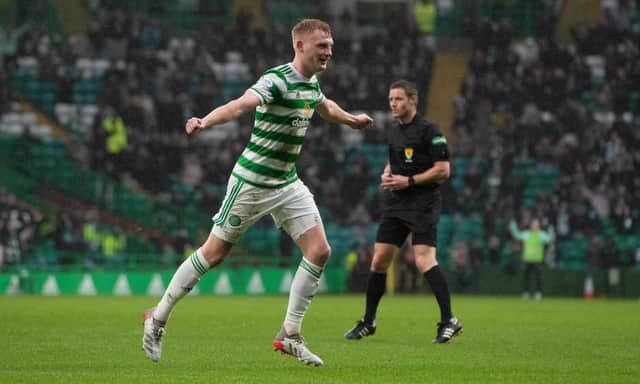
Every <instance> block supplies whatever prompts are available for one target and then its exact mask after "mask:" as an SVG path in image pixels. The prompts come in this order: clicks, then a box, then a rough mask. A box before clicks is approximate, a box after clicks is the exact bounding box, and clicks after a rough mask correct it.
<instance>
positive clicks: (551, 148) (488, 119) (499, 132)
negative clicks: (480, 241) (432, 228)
mask: <svg viewBox="0 0 640 384" xmlns="http://www.w3.org/2000/svg"><path fill="white" fill-rule="evenodd" d="M625 3H626V2H625ZM629 6H630V7H631V8H632V9H631V10H629V9H624V12H622V10H621V11H620V12H610V11H611V10H606V9H605V10H603V14H602V16H601V17H599V18H598V19H597V21H596V22H595V23H590V24H586V25H577V26H575V27H574V28H572V30H571V35H572V36H571V37H572V40H573V42H572V43H568V44H563V43H561V42H560V41H559V39H558V38H557V34H556V31H555V28H554V26H555V25H556V21H557V20H556V19H555V17H553V14H552V13H549V14H546V13H545V14H544V15H543V16H544V18H542V19H541V20H540V21H539V24H538V27H537V34H536V35H535V36H532V37H528V38H526V39H523V40H516V39H515V35H514V28H513V27H512V26H511V24H510V22H509V21H508V20H507V19H502V20H500V21H497V22H492V21H490V20H488V19H479V20H477V22H475V23H473V24H471V25H470V29H471V36H472V38H473V50H472V55H471V60H470V63H469V69H468V72H467V76H466V79H465V81H464V83H463V85H462V88H461V90H460V94H459V95H458V96H457V97H456V98H455V100H454V104H455V107H456V118H455V122H454V125H453V127H452V132H451V137H452V142H453V146H452V148H451V150H452V152H453V153H454V154H455V155H456V156H460V157H465V158H467V159H468V160H469V168H468V169H467V172H466V175H465V177H464V187H463V188H462V191H461V193H459V194H458V195H457V198H456V199H452V200H453V201H451V203H452V204H451V205H450V206H451V207H452V211H453V212H457V213H459V214H465V215H477V216H478V217H479V218H480V220H481V221H482V223H483V224H484V225H483V227H484V233H483V237H484V239H486V241H487V242H488V253H486V254H484V255H483V253H482V252H478V250H477V248H478V247H477V244H476V245H475V246H474V244H473V243H471V244H464V243H460V244H455V245H454V252H453V254H452V257H453V258H454V259H455V260H456V263H457V264H459V265H460V266H461V268H464V267H467V266H474V265H475V266H477V265H478V264H480V263H482V262H483V261H492V260H499V259H500V258H499V257H497V256H491V254H492V253H495V252H492V249H494V248H496V247H497V244H499V243H500V241H501V240H504V239H508V238H509V235H508V232H507V228H506V224H507V223H508V222H509V221H510V220H516V221H518V222H520V223H522V225H524V226H526V225H527V223H528V222H529V221H530V220H531V219H532V218H533V217H537V218H539V219H540V220H541V221H542V223H543V226H544V227H554V228H555V229H556V232H557V236H558V241H563V240H568V239H572V238H576V237H580V238H583V239H585V240H584V241H585V242H588V247H587V250H588V252H587V253H588V257H589V260H587V262H588V264H589V265H591V266H602V267H610V266H622V265H630V264H633V263H635V262H636V261H637V259H638V258H639V257H640V254H639V250H638V247H639V246H640V245H635V246H634V247H626V248H625V247H623V246H620V244H615V243H614V238H615V236H617V235H620V236H623V239H624V236H637V234H638V233H639V232H640V224H639V221H640V217H639V214H640V212H639V211H638V207H639V206H640V173H639V172H638V169H639V167H640V149H639V148H640V93H638V90H640V43H639V42H640V30H639V29H638V28H637V25H636V27H632V25H630V23H629V18H630V17H629V14H630V13H631V14H633V13H634V12H630V11H637V9H636V7H634V6H633V4H630V5H629ZM527 162H528V163H530V164H532V169H533V170H534V171H535V172H541V173H544V174H549V175H553V174H557V175H558V178H557V184H556V186H555V188H552V189H551V190H546V191H541V192H540V193H539V194H538V195H537V196H535V199H534V201H532V202H530V203H529V204H522V202H523V200H524V199H523V192H524V191H523V189H524V187H525V183H523V182H522V180H520V181H516V182H514V181H513V180H510V179H509V175H511V174H512V173H513V171H514V169H515V168H516V167H517V166H518V164H520V163H527ZM454 172H455V169H454ZM524 181H525V182H526V178H525V179H524ZM612 245H613V246H612ZM513 246H514V248H517V245H516V244H514V245H513ZM552 251H553V250H552ZM513 253H514V254H515V253H517V249H513ZM552 256H553V255H552ZM487 258H488V260H487ZM516 259H517V257H516ZM551 262H553V260H552V261H551Z"/></svg>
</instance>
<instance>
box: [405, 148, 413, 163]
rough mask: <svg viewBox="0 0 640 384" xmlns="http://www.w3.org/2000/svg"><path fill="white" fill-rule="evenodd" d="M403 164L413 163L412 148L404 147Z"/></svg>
mask: <svg viewBox="0 0 640 384" xmlns="http://www.w3.org/2000/svg"><path fill="white" fill-rule="evenodd" d="M404 162H405V163H413V148H411V147H406V148H405V149H404Z"/></svg>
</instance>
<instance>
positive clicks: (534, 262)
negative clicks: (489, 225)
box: [509, 219, 554, 300]
mask: <svg viewBox="0 0 640 384" xmlns="http://www.w3.org/2000/svg"><path fill="white" fill-rule="evenodd" d="M509 230H510V231H511V235H512V236H513V237H515V238H516V239H518V240H522V262H523V264H524V286H523V288H524V289H523V292H522V297H523V298H524V299H528V298H529V297H530V296H531V292H530V290H529V281H530V280H531V274H534V275H535V279H536V290H535V293H534V297H535V299H536V300H540V299H541V298H542V263H543V262H544V246H545V244H549V243H550V242H551V241H552V240H553V237H554V235H553V227H550V228H549V231H543V230H541V229H540V221H539V220H538V219H532V220H531V223H530V224H529V230H526V231H520V230H519V229H518V226H517V225H516V223H515V222H513V221H512V222H511V223H510V224H509Z"/></svg>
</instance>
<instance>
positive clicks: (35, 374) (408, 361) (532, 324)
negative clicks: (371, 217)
mask: <svg viewBox="0 0 640 384" xmlns="http://www.w3.org/2000/svg"><path fill="white" fill-rule="evenodd" d="M156 300H157V299H156V298H151V297H129V298H115V297H90V298H89V297H56V298H52V297H38V296H34V297H26V296H23V297H0V383H53V382H59V383H134V382H137V383H147V384H149V383H153V384H156V383H186V382H188V383H278V384H280V383H305V384H308V383H457V382H460V383H545V382H554V383H636V382H638V379H639V378H640V365H639V364H638V362H639V360H638V359H639V358H640V303H638V301H635V300H634V301H604V300H602V301H601V300H596V301H591V302H585V301H582V300H577V299H576V300H567V299H546V298H545V299H544V300H542V301H541V302H535V301H522V300H520V299H514V298H490V297H460V296H456V297H454V302H453V304H454V309H455V312H456V314H458V315H459V317H460V319H461V320H462V322H463V324H464V327H465V330H464V333H463V334H462V335H460V336H458V337H456V338H455V339H454V340H453V341H452V342H451V343H449V344H446V345H435V344H432V343H431V339H432V338H433V336H434V335H435V323H436V321H437V320H438V319H437V306H436V303H435V300H434V299H433V298H432V297H431V296H395V297H385V298H383V300H382V304H381V307H380V311H379V313H378V330H377V333H376V335H374V336H372V337H368V338H365V339H363V340H360V341H347V340H344V338H343V334H344V332H345V331H346V330H347V329H348V328H349V327H351V326H352V325H353V324H354V322H355V320H357V319H358V318H359V316H361V312H362V310H363V302H364V298H363V296H327V295H319V296H317V297H316V299H315V300H314V302H313V304H312V305H311V308H310V310H309V312H308V314H307V318H306V320H305V323H304V327H303V335H305V337H306V338H307V342H308V343H309V345H310V347H311V350H312V351H314V352H315V353H317V354H318V355H319V356H321V357H322V358H323V359H324V361H325V366H323V367H319V368H315V367H308V366H305V365H303V364H302V363H300V362H298V361H296V360H295V359H293V358H291V357H290V356H282V355H280V354H279V353H276V352H274V351H273V350H272V347H271V342H272V340H273V336H274V335H275V333H276V332H277V331H278V329H279V327H280V324H281V322H282V319H283V316H284V311H285V309H286V303H287V298H286V297H284V296H276V297H213V296H211V297H188V298H186V299H184V300H183V301H182V302H181V303H180V304H179V305H178V306H177V308H176V310H175V311H174V313H173V315H172V318H171V322H170V324H169V326H168V327H167V334H166V336H165V338H164V350H163V354H162V360H161V361H160V362H159V363H152V362H151V361H149V360H147V358H146V356H145V355H144V353H143V352H142V351H141V350H140V344H141V341H140V340H141V334H142V326H141V315H142V312H143V310H144V309H145V308H147V307H149V306H151V305H152V304H154V303H155V302H156Z"/></svg>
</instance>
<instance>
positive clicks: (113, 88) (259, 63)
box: [0, 2, 433, 236]
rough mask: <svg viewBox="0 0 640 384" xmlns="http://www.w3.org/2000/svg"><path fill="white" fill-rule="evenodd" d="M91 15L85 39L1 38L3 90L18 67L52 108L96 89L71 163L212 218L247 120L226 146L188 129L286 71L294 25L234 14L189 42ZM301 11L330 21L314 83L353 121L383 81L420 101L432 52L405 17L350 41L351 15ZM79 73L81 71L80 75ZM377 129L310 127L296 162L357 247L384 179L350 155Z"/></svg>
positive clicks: (382, 101)
mask: <svg viewBox="0 0 640 384" xmlns="http://www.w3.org/2000/svg"><path fill="white" fill-rule="evenodd" d="M90 4H94V5H96V6H95V7H94V8H92V9H91V10H90V11H91V13H92V17H91V19H90V24H89V26H88V30H87V32H86V33H75V34H71V35H69V36H62V35H57V34H51V33H50V31H47V30H46V29H45V27H44V26H43V25H37V24H34V23H27V24H25V25H23V26H21V27H20V28H18V29H14V30H11V29H9V28H7V29H4V30H3V36H6V39H7V41H9V40H11V42H12V44H11V47H10V48H9V47H7V48H6V49H5V52H3V55H2V56H1V57H2V62H1V63H2V65H1V66H0V69H2V70H1V71H0V73H1V74H2V75H1V76H0V80H2V81H4V82H6V83H7V84H8V80H7V79H8V74H9V73H11V72H12V71H14V70H16V69H19V68H20V66H21V64H24V63H21V62H20V60H21V58H25V57H28V58H32V59H33V62H34V63H36V64H35V71H36V74H37V79H38V81H40V82H47V83H54V84H57V85H58V86H59V89H58V91H57V93H56V102H57V103H65V104H73V103H74V102H75V101H76V100H75V98H74V94H75V93H76V92H77V91H76V90H75V88H76V86H77V84H79V83H80V81H85V80H92V81H94V82H95V83H96V84H98V85H97V86H96V87H95V88H96V94H95V103H96V105H97V107H98V108H97V111H98V114H97V116H96V118H95V119H94V120H93V124H92V126H91V129H90V130H89V131H88V132H87V133H86V134H85V135H81V136H80V139H81V141H82V144H83V145H85V146H86V148H87V150H86V151H78V154H76V160H79V161H83V162H86V163H87V164H88V165H90V166H91V167H92V168H94V169H96V170H99V171H105V172H107V173H109V174H111V175H113V176H116V177H117V178H118V179H120V180H123V181H124V182H125V183H126V184H128V185H129V186H131V187H133V188H141V189H143V190H146V191H148V192H150V193H152V194H154V195H155V197H156V198H157V199H159V200H162V201H166V202H171V203H174V204H176V205H177V206H189V207H192V208H194V209H196V210H198V211H200V212H206V213H207V214H213V213H214V212H215V210H216V209H217V208H218V206H219V203H220V201H221V200H222V198H223V197H224V196H223V193H224V188H223V187H224V185H225V184H226V178H227V177H228V175H229V173H230V171H231V169H232V167H233V165H234V163H235V161H236V159H237V157H238V156H239V154H240V153H241V151H242V149H243V148H244V145H245V144H246V142H247V140H248V138H249V135H250V133H251V127H252V120H253V116H252V115H251V114H246V115H245V116H243V117H241V118H240V120H238V122H237V123H236V124H235V125H233V129H221V130H220V132H223V134H222V135H220V134H219V135H218V136H216V133H215V132H212V134H213V136H214V138H213V139H206V138H199V137H188V136H187V135H186V134H185V133H184V130H183V127H184V122H185V121H186V119H188V118H189V117H191V116H204V115H205V114H207V113H208V112H209V111H210V110H212V109H213V108H215V107H216V106H218V105H220V104H222V103H224V102H226V101H228V100H229V99H230V98H233V97H237V96H239V95H240V94H241V93H242V92H243V91H244V90H245V89H246V88H248V87H249V86H250V85H251V84H252V82H253V81H255V80H257V78H258V77H259V76H260V75H261V74H262V72H263V71H265V70H266V69H268V68H270V67H273V66H275V65H278V64H281V63H284V62H288V61H290V60H291V59H292V58H293V51H292V47H291V35H290V27H291V26H290V25H283V24H278V23H273V24H268V25H256V23H254V20H253V17H254V16H253V14H252V13H250V12H239V13H237V14H236V15H233V16H230V18H231V19H230V20H227V22H225V23H224V24H223V25H215V24H213V23H212V24H210V25H207V24H204V25H203V26H202V27H201V28H197V29H194V30H193V31H192V33H190V34H184V33H178V32H176V31H174V30H173V28H172V25H171V24H170V23H167V22H162V21H158V20H156V19H152V18H149V17H147V16H146V15H145V14H144V13H143V12H140V11H137V10H135V9H133V8H128V7H126V6H124V7H115V8H112V7H107V6H104V5H103V6H100V3H99V2H94V3H90ZM304 4H305V7H306V13H305V14H306V15H308V16H309V17H318V18H322V19H325V20H328V21H329V22H330V23H331V24H332V27H333V29H334V39H335V42H336V43H335V46H334V51H333V59H332V63H331V65H330V66H329V69H328V70H327V71H326V72H325V73H323V74H321V76H320V84H321V87H322V90H323V92H324V93H325V94H326V95H327V96H328V97H330V98H332V99H333V100H335V101H336V102H338V103H339V104H340V105H342V106H343V107H344V108H345V109H348V110H350V111H355V110H367V111H384V112H386V110H387V108H388V107H387V89H388V81H381V80H380V79H389V78H390V77H389V76H391V75H392V76H393V78H406V79H409V80H412V81H415V82H416V83H417V84H420V86H421V92H423V93H425V92H426V90H427V88H428V84H429V79H430V77H431V65H432V61H433V50H432V49H431V48H430V46H429V44H428V41H427V40H425V39H424V38H423V36H422V34H421V33H420V31H419V30H418V28H417V26H416V23H415V20H413V18H412V15H411V14H410V13H407V12H398V13H393V12H392V13H390V14H388V15H386V19H385V20H386V21H387V22H389V23H391V25H402V26H403V27H402V28H384V29H381V28H377V29H369V30H366V31H364V32H363V30H360V32H359V33H356V30H355V29H356V28H354V27H355V26H354V23H356V22H357V20H356V19H355V18H354V17H353V15H352V14H351V13H350V11H349V10H348V9H346V10H345V11H344V12H343V13H342V14H341V15H339V16H337V17H335V18H333V17H332V16H331V15H328V14H327V13H326V9H325V8H324V7H323V6H321V4H318V3H314V2H304ZM209 11H211V12H215V10H213V11H212V10H209ZM268 11H269V10H268V9H267V12H268ZM80 62H83V64H86V63H87V62H88V64H87V65H83V67H82V68H81V69H80V68H79V65H78V64H79V63H80ZM41 63H47V65H41ZM105 63H107V64H105ZM2 88H3V89H7V90H8V91H7V92H8V93H10V92H15V90H11V91H9V90H10V87H6V88H5V87H2ZM14 96H15V95H14ZM14 96H12V95H11V94H8V95H7V99H10V98H12V97H14ZM425 100H426V98H425ZM3 105H5V106H6V105H7V103H4V104H3ZM54 117H55V116H54ZM381 124H384V122H381ZM227 128H228V127H227ZM217 129H218V128H214V129H212V130H211V131H215V130H217ZM381 130H382V127H380V129H378V130H377V131H375V132H371V133H368V134H367V135H366V136H365V137H363V138H362V137H361V138H359V139H357V141H358V142H357V143H351V144H349V143H346V144H345V140H344V137H343V129H342V127H338V126H336V125H333V124H329V123H326V122H324V121H322V120H321V119H320V118H317V117H316V118H314V121H313V123H312V129H311V130H309V133H308V134H307V139H306V144H305V148H304V150H303V152H302V155H301V157H300V159H299V161H298V170H299V174H300V177H301V178H302V179H303V180H304V181H305V182H306V183H307V184H308V185H309V187H310V188H311V189H312V190H313V191H314V194H315V196H316V199H317V201H318V202H319V204H320V205H321V207H322V210H323V211H324V212H325V214H326V218H325V219H326V220H329V221H333V222H336V223H338V224H340V225H345V226H346V225H351V226H354V227H357V228H358V229H357V230H359V233H360V234H362V235H363V236H366V235H367V233H368V227H369V226H370V225H371V223H372V222H371V217H372V216H374V218H375V215H376V214H377V210H378V207H379V205H378V204H377V201H376V200H375V198H374V199H370V198H369V195H371V193H369V194H367V193H366V191H367V186H368V185H370V184H371V183H375V180H376V179H377V176H375V175H377V173H378V172H379V170H376V169H371V166H370V165H369V164H368V160H367V158H366V157H365V156H363V155H362V154H360V153H359V152H358V149H357V148H356V146H357V144H359V143H362V142H369V143H379V142H380V136H381ZM80 153H85V154H86V155H85V156H81V155H80ZM221 187H222V188H221ZM351 207H355V208H354V209H351ZM79 219H80V221H81V223H80V224H79V225H80V226H82V220H84V219H83V218H79Z"/></svg>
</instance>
